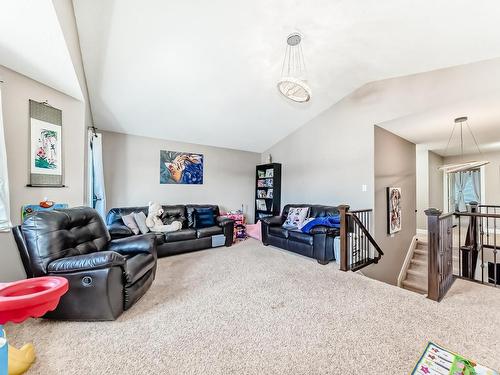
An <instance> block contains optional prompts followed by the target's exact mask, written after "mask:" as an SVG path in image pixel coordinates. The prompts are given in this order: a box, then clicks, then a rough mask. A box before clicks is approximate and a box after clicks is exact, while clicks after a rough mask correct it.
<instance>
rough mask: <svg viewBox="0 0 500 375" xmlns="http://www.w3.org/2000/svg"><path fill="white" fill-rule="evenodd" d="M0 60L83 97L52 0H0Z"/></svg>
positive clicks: (48, 83) (71, 93) (75, 95)
mask: <svg viewBox="0 0 500 375" xmlns="http://www.w3.org/2000/svg"><path fill="white" fill-rule="evenodd" d="M0 64H1V65H3V66H6V67H7V68H9V69H12V70H15V71H16V72H18V73H21V74H24V75H25V76H28V77H30V78H32V79H34V80H36V81H39V82H41V83H43V84H45V85H47V86H50V87H52V88H55V89H57V90H59V91H62V92H64V93H65V94H68V95H70V96H72V97H74V98H76V99H79V100H82V99H83V96H82V91H81V88H80V84H79V83H78V78H77V76H76V73H75V69H74V67H73V63H72V61H71V57H70V53H69V51H68V48H67V45H66V41H65V39H64V35H63V33H62V30H61V27H60V24H59V21H58V18H57V15H56V11H55V9H54V5H53V3H52V1H50V0H37V1H29V0H2V1H1V2H0ZM0 78H1V77H0Z"/></svg>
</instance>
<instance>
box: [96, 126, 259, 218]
mask: <svg viewBox="0 0 500 375" xmlns="http://www.w3.org/2000/svg"><path fill="white" fill-rule="evenodd" d="M102 134H103V147H102V148H103V159H104V170H105V184H106V203H107V209H108V210H109V209H110V208H112V207H124V206H146V205H147V203H148V201H156V202H159V203H162V204H187V203H202V204H204V203H211V204H217V205H219V206H220V207H221V209H224V210H235V209H241V207H242V205H243V210H244V212H245V214H246V217H247V220H248V221H249V222H252V223H253V217H254V198H255V190H254V185H255V180H254V179H255V166H256V165H257V164H259V163H260V157H261V155H260V154H258V153H255V152H246V151H237V150H231V149H226V148H219V147H211V146H202V145H197V144H192V143H184V142H174V141H168V140H163V139H157V138H148V137H139V136H134V135H127V134H121V133H114V132H106V131H103V132H102ZM160 150H169V151H187V152H196V153H202V154H203V155H204V175H203V180H204V181H203V185H175V184H165V185H161V184H160Z"/></svg>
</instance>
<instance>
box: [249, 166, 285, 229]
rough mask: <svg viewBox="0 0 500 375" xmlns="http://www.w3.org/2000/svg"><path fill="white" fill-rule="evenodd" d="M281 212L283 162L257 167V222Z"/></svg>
mask: <svg viewBox="0 0 500 375" xmlns="http://www.w3.org/2000/svg"><path fill="white" fill-rule="evenodd" d="M280 212H281V164H280V163H270V164H262V165H258V166H257V167H256V168H255V222H257V220H259V219H262V218H263V217H267V216H278V215H279V214H280Z"/></svg>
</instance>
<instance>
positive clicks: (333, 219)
mask: <svg viewBox="0 0 500 375" xmlns="http://www.w3.org/2000/svg"><path fill="white" fill-rule="evenodd" d="M319 225H323V226H325V227H330V228H340V215H335V216H324V217H317V218H316V219H314V220H311V221H310V222H308V223H307V224H306V225H304V226H303V227H302V228H301V230H302V232H304V233H309V232H310V231H311V229H312V228H314V227H317V226H319Z"/></svg>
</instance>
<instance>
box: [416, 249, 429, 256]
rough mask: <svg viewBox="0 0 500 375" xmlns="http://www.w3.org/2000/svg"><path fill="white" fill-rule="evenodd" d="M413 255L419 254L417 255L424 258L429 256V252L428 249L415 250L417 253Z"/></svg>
mask: <svg viewBox="0 0 500 375" xmlns="http://www.w3.org/2000/svg"><path fill="white" fill-rule="evenodd" d="M413 254H417V255H422V256H425V257H426V256H427V254H429V253H428V251H427V249H425V250H423V249H415V251H414V252H413Z"/></svg>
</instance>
